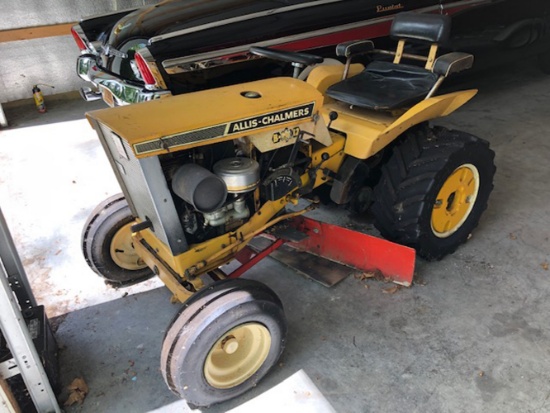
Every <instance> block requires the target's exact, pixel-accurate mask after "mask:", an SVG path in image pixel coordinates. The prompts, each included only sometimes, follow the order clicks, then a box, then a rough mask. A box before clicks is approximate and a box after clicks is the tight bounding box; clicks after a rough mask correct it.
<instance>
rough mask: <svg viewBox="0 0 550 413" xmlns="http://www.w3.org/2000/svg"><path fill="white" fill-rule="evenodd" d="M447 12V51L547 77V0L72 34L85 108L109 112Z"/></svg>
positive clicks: (163, 7)
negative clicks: (257, 51) (272, 52)
mask: <svg viewBox="0 0 550 413" xmlns="http://www.w3.org/2000/svg"><path fill="white" fill-rule="evenodd" d="M404 11H416V12H421V13H445V14H450V15H451V16H452V20H453V30H452V36H451V37H452V38H451V40H450V42H449V44H448V45H447V47H446V48H447V49H449V50H460V51H467V52H470V53H472V54H474V56H475V57H476V61H477V65H478V66H480V65H482V64H483V61H484V60H485V61H486V62H490V63H501V62H503V61H505V60H508V61H510V60H513V59H518V58H524V57H526V56H527V55H533V54H536V55H539V56H540V57H541V59H540V60H541V63H543V66H544V67H545V68H546V69H550V58H548V57H547V52H548V50H549V49H550V45H549V41H548V38H549V33H550V16H549V11H550V4H549V2H548V1H545V0H523V1H519V0H454V1H453V0H401V1H396V0H393V1H386V0H376V1H372V0H317V1H311V0H287V1H284V0H212V1H208V2H205V1H198V0H166V1H162V2H160V3H159V4H157V5H154V6H148V7H143V8H140V9H137V10H126V11H122V12H116V13H111V14H106V15H101V16H96V17H91V18H87V19H83V20H82V21H81V22H80V23H79V24H77V25H75V26H74V27H73V29H72V34H73V36H74V38H75V40H76V43H77V45H78V47H79V48H80V49H81V52H82V54H81V56H79V57H78V60H77V72H78V74H79V76H80V77H81V78H83V79H84V80H87V81H89V82H91V83H92V84H93V88H83V90H82V96H83V97H84V98H85V99H86V100H94V99H99V98H101V96H102V97H103V99H104V100H105V101H106V102H107V103H108V104H109V105H111V106H116V105H124V104H130V103H137V102H142V101H147V100H152V99H157V98H161V97H165V96H170V95H173V94H181V93H185V92H190V91H196V90H201V89H206V88H212V87H217V86H223V85H227V84H231V83H237V82H240V81H248V80H253V79H257V78H262V77H267V76H272V75H274V73H276V69H277V68H275V67H274V65H273V63H272V62H268V61H265V59H256V58H254V56H253V55H251V54H250V53H249V48H250V47H251V46H253V45H255V46H268V47H274V48H280V49H284V50H294V51H304V50H307V51H309V52H311V53H314V54H320V55H323V56H325V57H330V56H332V57H334V46H335V45H336V44H338V43H341V42H344V41H348V40H354V39H372V38H381V37H386V36H387V34H388V32H389V27H390V24H391V21H392V19H393V16H394V15H395V14H396V13H398V12H404Z"/></svg>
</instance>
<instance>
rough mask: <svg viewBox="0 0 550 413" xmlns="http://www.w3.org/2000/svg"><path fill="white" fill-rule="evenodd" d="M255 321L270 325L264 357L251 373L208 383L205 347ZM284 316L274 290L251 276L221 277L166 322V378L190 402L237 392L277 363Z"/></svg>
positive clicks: (217, 399) (253, 383) (163, 364)
mask: <svg viewBox="0 0 550 413" xmlns="http://www.w3.org/2000/svg"><path fill="white" fill-rule="evenodd" d="M251 322H253V323H258V324H261V325H263V326H264V327H266V328H267V330H268V331H269V334H270V336H271V346H270V348H269V352H268V354H267V358H266V359H265V361H264V362H263V364H262V365H261V366H260V367H259V368H258V370H256V371H255V372H254V374H253V375H252V376H251V377H249V378H248V379H246V380H245V381H244V382H242V383H240V384H238V385H236V386H234V387H230V388H225V389H221V388H216V387H213V386H211V385H210V384H209V383H208V381H207V379H206V377H205V374H204V365H205V362H206V359H207V356H208V353H209V352H210V350H211V349H212V347H213V346H214V344H215V343H216V342H217V341H218V340H219V339H220V338H221V337H223V335H224V334H225V333H226V332H228V331H229V330H231V329H233V328H234V327H237V326H239V325H242V324H246V323H251ZM286 331H287V325H286V318H285V315H284V311H283V306H282V303H281V301H280V300H279V298H278V297H277V295H276V294H275V293H274V292H273V291H272V290H271V289H270V288H268V287H267V286H266V285H264V284H262V283H260V282H258V281H253V280H245V279H236V280H223V281H218V282H215V283H214V284H212V285H211V286H209V287H205V288H204V289H202V290H200V291H199V292H198V293H196V294H194V295H193V296H192V297H191V298H190V299H189V300H188V301H186V302H185V303H184V305H183V307H182V309H181V310H180V312H179V313H178V314H177V315H176V317H175V318H174V320H173V321H172V323H171V324H170V326H169V328H168V331H167V332H166V335H165V337H164V342H163V346H162V352H161V371H162V375H163V377H164V380H165V381H166V384H167V385H168V387H169V388H170V390H172V392H174V393H175V394H176V395H178V396H179V397H182V398H184V399H185V400H187V402H188V403H190V404H192V405H195V406H210V405H212V404H216V403H220V402H223V401H226V400H229V399H232V398H234V397H237V396H239V395H241V394H242V393H244V392H246V391H247V390H249V389H251V388H252V387H254V386H256V384H257V383H258V382H259V381H260V380H261V379H262V378H263V377H264V376H265V375H266V374H267V373H268V371H269V370H270V369H271V368H272V367H273V366H274V365H275V364H276V363H277V361H278V360H279V357H280V356H281V354H282V352H283V349H284V346H285V340H286Z"/></svg>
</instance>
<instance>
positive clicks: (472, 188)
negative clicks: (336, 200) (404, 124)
mask: <svg viewBox="0 0 550 413" xmlns="http://www.w3.org/2000/svg"><path fill="white" fill-rule="evenodd" d="M493 159H494V152H493V151H492V150H491V149H489V144H488V143H487V142H486V141H484V140H482V139H479V138H477V137H475V136H472V135H470V134H467V133H464V132H459V131H449V130H447V129H444V128H434V129H429V128H427V127H419V128H417V129H415V130H413V131H409V132H408V136H406V138H405V139H404V140H403V141H402V142H401V143H400V144H399V145H398V146H396V147H395V149H394V152H393V154H392V156H391V158H390V160H389V161H388V163H387V164H386V165H384V166H383V168H382V178H381V180H380V182H379V183H378V185H377V186H376V188H375V193H374V199H375V202H374V204H373V207H372V211H373V213H374V215H375V225H376V227H377V228H378V229H379V230H380V232H381V233H382V235H383V236H384V237H386V238H388V239H390V240H392V241H395V242H398V243H401V244H404V245H408V246H411V247H413V248H415V249H416V250H417V253H418V254H419V255H420V256H421V257H423V258H425V259H428V260H438V259H441V258H443V257H444V256H445V255H447V254H450V253H452V252H454V251H455V250H456V249H457V247H458V246H459V245H460V244H462V243H463V242H465V241H466V240H467V239H468V237H469V236H470V234H471V232H472V230H473V229H474V228H475V227H476V226H477V225H478V222H479V219H480V217H481V214H482V213H483V211H484V210H485V209H486V208H487V201H488V198H489V195H490V193H491V191H492V189H493V176H494V174H495V166H494V162H493Z"/></svg>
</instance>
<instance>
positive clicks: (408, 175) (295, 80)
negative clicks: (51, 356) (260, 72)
mask: <svg viewBox="0 0 550 413" xmlns="http://www.w3.org/2000/svg"><path fill="white" fill-rule="evenodd" d="M449 30H450V20H449V18H448V16H444V15H435V14H434V15H425V14H415V13H404V14H400V15H397V17H396V18H395V20H394V22H393V25H392V29H391V35H392V36H393V37H395V38H397V39H398V45H397V49H396V50H395V51H387V50H377V49H375V47H374V45H373V43H372V42H370V41H367V40H359V41H354V42H348V43H345V44H341V45H339V46H338V47H337V53H336V54H337V55H338V57H340V58H341V59H342V61H343V60H345V64H344V63H343V62H342V63H341V64H323V62H322V58H319V57H316V56H312V55H308V54H304V53H294V52H287V51H280V50H273V49H267V48H260V47H252V48H251V50H250V54H251V58H260V57H261V58H267V59H275V60H278V61H283V62H288V63H290V65H289V66H292V67H293V68H294V72H295V73H294V74H295V76H294V77H290V76H289V77H276V78H270V79H265V80H260V81H255V82H250V83H245V84H238V85H233V86H227V87H223V88H219V89H211V90H206V91H201V92H196V93H189V94H186V95H180V96H176V97H169V98H165V99H159V100H156V101H152V102H147V103H141V104H137V105H133V106H125V107H118V108H113V109H105V110H99V111H95V112H91V113H88V114H87V116H88V119H89V121H90V122H91V124H92V126H93V127H94V129H95V130H96V132H97V133H98V135H99V138H100V141H101V143H102V145H103V147H104V149H105V152H106V153H107V156H108V158H109V160H110V162H111V165H112V167H113V170H114V172H115V175H116V177H117V179H118V181H119V183H120V186H121V188H122V192H123V194H121V195H117V196H114V197H111V198H109V199H107V200H106V201H104V202H103V203H101V204H100V205H99V206H98V207H97V208H96V209H95V210H94V211H93V213H92V214H91V216H90V218H89V219H88V221H87V222H86V225H85V227H84V231H83V238H82V246H83V250H84V255H85V258H86V260H87V262H88V264H89V265H90V267H91V268H92V269H93V270H94V271H95V272H96V273H98V274H99V275H101V276H102V277H104V278H105V279H106V280H107V281H108V282H110V283H112V284H115V285H119V286H123V285H128V284H131V283H135V282H138V281H141V280H143V279H146V278H148V277H150V276H153V275H158V276H159V277H160V279H161V280H162V281H163V282H164V283H165V284H166V286H167V287H168V288H169V289H170V290H171V291H172V292H173V294H174V297H175V298H176V299H178V300H179V301H181V302H183V306H182V309H181V311H180V312H179V313H178V315H177V316H176V318H175V319H174V320H173V321H172V323H171V324H170V325H169V327H168V330H167V333H166V336H165V338H164V343H163V348H162V355H161V370H162V374H163V376H164V378H165V380H166V383H167V384H168V386H169V388H170V389H171V390H172V391H173V392H174V393H176V394H178V395H179V396H181V397H183V398H185V399H186V400H187V401H188V402H189V403H191V404H194V405H199V406H206V405H210V404H213V403H219V402H222V401H224V400H227V399H230V398H232V397H235V396H237V395H239V394H242V393H243V392H245V391H246V390H248V389H250V388H251V387H253V386H255V385H256V383H257V382H258V381H259V380H260V379H261V378H262V377H263V376H264V375H265V374H266V373H267V372H268V371H269V369H270V368H271V367H272V366H273V365H275V364H276V362H277V360H278V358H279V356H280V354H281V352H282V351H283V348H284V344H285V337H286V322H285V317H284V312H283V308H282V305H281V301H280V300H279V298H278V297H277V296H276V295H275V293H273V292H272V291H271V290H270V289H269V288H268V287H267V286H265V285H264V284H262V283H259V282H257V281H254V280H245V279H238V278H237V277H238V276H239V275H240V274H242V273H243V272H244V271H246V270H247V269H248V268H250V267H251V266H252V265H254V264H255V263H256V262H257V261H259V260H260V259H261V258H263V257H264V256H266V255H268V254H269V253H271V252H272V251H274V250H276V249H277V248H279V247H280V246H281V245H282V244H288V245H290V247H292V248H294V249H298V250H300V251H308V252H310V253H313V254H315V255H316V257H317V258H316V259H318V260H322V259H330V260H333V261H336V262H340V263H344V264H347V265H350V266H352V267H354V268H358V269H361V270H368V269H370V270H378V271H380V272H381V273H382V274H384V275H385V276H387V277H388V278H391V279H392V280H394V281H396V282H399V283H401V284H405V285H410V283H411V280H412V273H413V268H414V250H416V253H417V254H418V255H419V256H421V257H423V258H426V259H428V260H437V259H440V258H442V257H443V256H445V255H446V254H449V253H452V252H453V251H455V249H456V248H457V247H458V246H459V245H460V244H462V243H463V242H465V241H466V240H467V239H468V238H469V236H470V234H471V232H472V230H473V229H474V228H475V227H476V226H477V224H478V221H479V219H480V216H481V214H482V212H483V211H484V210H485V208H486V206H487V201H488V197H489V194H490V192H491V190H492V187H493V184H492V181H493V176H494V173H495V166H494V163H493V158H494V153H493V151H492V150H491V149H489V145H488V143H487V142H486V141H484V140H481V139H479V138H477V137H475V136H472V135H470V134H468V133H465V132H459V131H454V130H448V129H445V128H442V127H433V126H430V124H429V122H430V121H431V120H434V119H437V118H440V117H442V116H446V115H448V114H450V113H452V112H453V111H455V110H456V109H458V108H459V107H461V106H462V105H463V104H465V103H466V102H467V101H469V100H470V99H471V98H472V97H473V96H474V95H475V94H476V90H466V91H459V92H454V93H448V94H438V89H439V86H440V85H441V83H442V82H443V80H444V79H445V78H446V77H447V76H449V75H450V74H453V73H456V72H459V71H462V70H465V69H468V68H469V67H471V65H472V62H473V56H471V55H468V54H464V53H458V52H453V53H448V54H444V55H441V56H438V45H440V44H441V43H442V42H445V40H446V39H447V38H448V36H449ZM411 42H412V43H414V44H416V48H415V49H414V50H419V49H420V50H425V51H426V54H425V55H424V54H418V52H414V53H413V52H411V51H410V50H409V48H408V45H409V44H410V43H411ZM424 46H425V47H424ZM372 55H376V56H382V58H378V59H372V60H371V59H367V58H366V57H368V56H372ZM354 59H356V60H354ZM359 60H360V61H363V62H365V61H369V60H370V63H368V64H367V65H366V66H365V65H364V64H362V63H357V61H359ZM419 63H420V64H419ZM304 68H306V70H307V71H306V72H304V71H303V69H304ZM302 79H305V80H302ZM322 190H324V194H325V195H327V196H330V199H331V201H332V202H334V203H336V204H339V205H344V206H349V207H352V208H354V209H355V210H357V211H361V212H365V211H366V210H367V209H369V208H370V210H371V212H372V214H373V215H374V218H375V225H376V227H377V228H378V229H379V230H380V232H381V234H382V235H383V236H384V237H385V238H386V239H387V240H382V239H378V238H374V237H370V236H367V235H365V234H360V233H357V232H354V231H351V230H349V229H343V228H339V227H337V226H333V225H332V226H331V225H329V224H326V223H320V222H318V221H314V220H312V219H310V218H307V217H305V216H303V214H304V213H306V212H307V211H309V210H310V209H312V208H313V207H314V206H315V205H316V195H317V194H318V193H319V192H320V191H322ZM289 206H292V208H288V207H289ZM260 235H261V236H265V237H267V239H268V240H269V242H268V244H269V245H268V246H267V247H265V248H263V249H258V248H251V246H250V243H251V241H253V240H255V239H257V237H258V236H260ZM413 249H414V250H413ZM233 259H237V260H238V261H239V262H241V263H242V264H243V265H242V267H241V268H240V269H237V270H235V271H234V272H232V273H229V274H228V273H226V272H224V271H222V270H221V269H220V268H221V267H222V266H223V265H224V264H227V263H228V262H230V261H232V260H233Z"/></svg>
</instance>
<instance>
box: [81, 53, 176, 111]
mask: <svg viewBox="0 0 550 413" xmlns="http://www.w3.org/2000/svg"><path fill="white" fill-rule="evenodd" d="M76 72H77V74H78V75H79V76H80V77H81V78H82V79H84V80H86V81H88V82H91V83H93V84H94V85H95V86H96V87H98V88H100V89H107V90H108V91H109V92H110V93H112V96H113V99H114V103H115V104H116V106H122V105H129V104H132V103H138V102H146V101H149V100H154V99H160V98H162V97H165V96H170V95H171V94H172V93H171V92H170V91H169V90H164V89H155V90H147V89H145V87H144V86H136V85H132V84H129V83H127V82H125V81H124V80H122V79H120V78H118V77H116V76H114V75H111V74H109V73H106V72H104V71H103V70H102V69H101V68H100V67H99V66H98V65H97V63H96V60H95V58H94V56H92V55H82V56H79V57H78V59H77V61H76Z"/></svg>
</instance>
